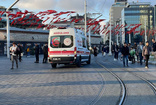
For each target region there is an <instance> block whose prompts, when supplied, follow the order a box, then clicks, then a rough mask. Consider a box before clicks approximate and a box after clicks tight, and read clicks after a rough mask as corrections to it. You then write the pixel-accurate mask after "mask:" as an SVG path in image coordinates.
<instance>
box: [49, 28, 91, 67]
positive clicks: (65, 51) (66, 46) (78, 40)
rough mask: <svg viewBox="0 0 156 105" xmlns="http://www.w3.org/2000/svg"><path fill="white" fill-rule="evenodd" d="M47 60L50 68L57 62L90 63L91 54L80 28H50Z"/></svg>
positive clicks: (79, 64) (78, 64) (78, 65)
mask: <svg viewBox="0 0 156 105" xmlns="http://www.w3.org/2000/svg"><path fill="white" fill-rule="evenodd" d="M48 60H49V63H51V66H52V68H56V66H57V64H76V65H77V67H80V66H81V63H82V62H86V63H87V64H90V62H91V55H90V51H89V50H88V48H87V38H86V37H85V35H84V33H83V32H82V31H80V30H77V29H75V28H70V27H62V28H61V27H59V28H54V29H51V30H50V33H49V39H48Z"/></svg>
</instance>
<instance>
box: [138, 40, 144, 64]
mask: <svg viewBox="0 0 156 105" xmlns="http://www.w3.org/2000/svg"><path fill="white" fill-rule="evenodd" d="M143 47H144V46H143V44H142V42H140V43H139V45H138V46H137V55H139V59H140V65H142V60H143V56H142V50H143Z"/></svg>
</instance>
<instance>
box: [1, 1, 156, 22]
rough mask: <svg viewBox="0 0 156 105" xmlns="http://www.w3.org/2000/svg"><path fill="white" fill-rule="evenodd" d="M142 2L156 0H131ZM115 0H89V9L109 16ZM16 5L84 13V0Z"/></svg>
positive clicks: (34, 2)
mask: <svg viewBox="0 0 156 105" xmlns="http://www.w3.org/2000/svg"><path fill="white" fill-rule="evenodd" d="M14 1H15V0H0V6H5V7H9V6H10V5H11V4H12V3H13V2H14ZM132 1H136V2H137V1H140V2H151V4H152V5H155V4H156V0H129V2H132ZM113 3H114V0H87V5H88V7H87V10H88V12H91V13H97V12H98V13H102V14H103V17H102V18H104V19H107V20H108V18H109V9H110V7H111V5H112V4H113ZM14 7H18V8H20V9H22V10H29V11H35V12H39V11H44V10H49V9H53V10H56V11H67V10H74V11H76V12H77V13H80V14H82V13H84V0H20V1H19V2H18V3H17V4H16V5H15V6H14Z"/></svg>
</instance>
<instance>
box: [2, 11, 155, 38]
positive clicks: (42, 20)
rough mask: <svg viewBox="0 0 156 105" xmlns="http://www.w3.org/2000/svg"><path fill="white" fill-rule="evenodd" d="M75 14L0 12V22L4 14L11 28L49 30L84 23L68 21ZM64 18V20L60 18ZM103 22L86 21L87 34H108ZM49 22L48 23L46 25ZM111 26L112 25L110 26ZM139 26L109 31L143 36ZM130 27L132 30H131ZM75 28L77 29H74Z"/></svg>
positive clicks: (114, 33) (73, 20)
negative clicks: (18, 25)
mask: <svg viewBox="0 0 156 105" xmlns="http://www.w3.org/2000/svg"><path fill="white" fill-rule="evenodd" d="M74 13H76V12H75V11H67V12H57V11H55V10H47V11H41V12H38V13H34V12H31V11H28V10H25V11H24V12H17V13H16V14H13V13H12V12H10V11H9V12H6V11H0V21H2V20H3V18H2V16H3V15H4V14H8V16H9V20H10V21H11V26H13V25H16V24H21V25H23V26H24V25H29V27H32V26H37V29H39V28H47V29H51V28H54V27H56V26H55V25H52V24H50V23H59V22H67V21H68V22H70V23H73V22H74V23H78V22H79V21H84V18H79V19H76V18H73V19H70V18H69V16H71V15H72V14H74ZM63 16H65V17H64V18H62V17H63ZM103 21H105V19H99V20H96V19H88V21H87V32H88V31H89V28H90V29H91V31H92V32H93V33H94V34H95V33H101V34H106V35H107V34H109V32H110V30H109V28H110V24H108V25H100V22H103ZM48 22H49V23H48ZM112 26H113V25H112ZM140 26H141V24H131V25H130V26H129V27H128V26H127V24H126V25H124V24H121V25H117V26H115V28H114V29H112V30H111V32H112V34H113V35H117V34H119V33H122V34H131V33H134V34H136V33H140V35H144V33H145V31H144V30H142V31H136V30H137V29H138V28H139V27H140ZM125 27H128V28H127V29H128V30H129V31H126V32H125V31H119V30H120V29H123V28H125ZM131 27H132V28H131ZM75 28H77V27H75ZM77 29H80V30H84V28H77ZM147 33H148V34H149V35H154V34H155V33H156V30H154V29H153V30H147Z"/></svg>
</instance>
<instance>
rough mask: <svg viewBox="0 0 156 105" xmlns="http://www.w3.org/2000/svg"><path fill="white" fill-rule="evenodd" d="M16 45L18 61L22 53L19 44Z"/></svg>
mask: <svg viewBox="0 0 156 105" xmlns="http://www.w3.org/2000/svg"><path fill="white" fill-rule="evenodd" d="M17 47H18V50H17V51H18V52H17V57H18V58H19V62H21V60H22V58H21V53H22V47H21V44H20V43H18V45H17Z"/></svg>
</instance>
